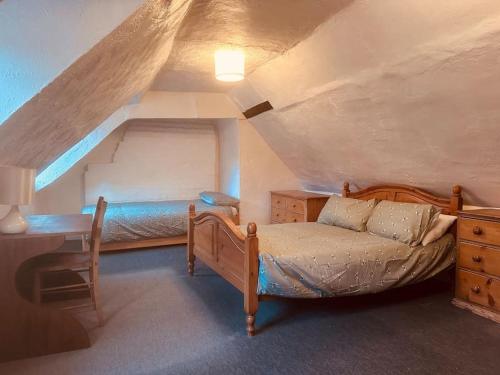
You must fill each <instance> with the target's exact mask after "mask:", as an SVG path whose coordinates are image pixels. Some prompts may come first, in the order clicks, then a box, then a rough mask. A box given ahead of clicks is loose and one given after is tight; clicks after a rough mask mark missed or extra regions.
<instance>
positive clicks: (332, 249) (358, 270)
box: [187, 183, 462, 336]
mask: <svg viewBox="0 0 500 375" xmlns="http://www.w3.org/2000/svg"><path fill="white" fill-rule="evenodd" d="M343 196H344V197H349V198H356V199H363V200H369V199H372V198H377V199H380V200H391V201H396V202H411V203H430V204H433V205H435V206H437V207H438V208H440V209H441V210H442V212H443V213H445V214H451V215H455V214H456V212H457V211H458V210H459V209H461V208H462V198H461V189H460V187H459V186H455V187H454V188H453V193H452V196H451V197H450V198H441V197H437V196H435V195H432V194H430V193H428V192H425V191H423V190H420V189H417V188H414V187H410V186H402V185H388V186H375V187H371V188H368V189H364V190H361V191H358V192H355V193H351V192H350V190H349V184H347V183H346V184H345V185H344V191H343ZM189 217H190V219H189V228H188V249H187V257H188V271H189V273H190V274H191V275H192V274H193V272H194V261H195V258H199V259H201V260H202V261H203V262H204V263H205V264H207V265H208V266H209V267H210V268H212V269H213V270H214V271H215V272H217V273H218V274H220V275H221V276H222V277H223V278H225V279H226V280H227V281H229V282H230V283H232V284H233V285H234V286H235V287H236V288H238V289H239V290H240V291H242V292H243V294H244V310H245V313H246V315H247V333H248V335H250V336H251V335H253V334H254V333H255V326H254V322H255V314H256V312H257V308H258V303H259V300H262V299H264V298H267V297H269V296H280V297H289V298H320V297H335V296H343V295H357V294H367V293H377V292H380V291H383V290H386V289H389V288H395V287H400V286H403V285H408V284H412V283H415V282H419V281H422V280H425V279H427V278H429V277H432V276H434V275H436V274H438V273H439V272H441V271H443V270H445V269H447V268H448V267H449V266H451V265H452V264H453V263H454V261H455V249H454V248H455V239H454V234H453V233H452V232H453V229H452V230H451V233H448V234H446V235H444V236H443V237H441V238H440V239H439V240H437V241H435V242H433V243H430V244H429V245H427V246H422V245H420V246H417V247H410V246H409V245H406V244H404V243H401V242H398V241H395V240H393V239H387V238H382V237H379V236H376V235H372V234H370V233H368V232H355V231H352V230H349V229H344V228H340V227H334V226H330V225H325V224H320V223H289V224H272V225H262V226H259V237H257V226H256V225H255V224H254V223H250V224H248V226H247V227H246V228H244V227H239V226H237V225H235V224H234V223H233V222H231V220H230V219H229V218H228V217H225V216H224V215H223V214H222V215H221V214H219V213H212V212H203V213H201V214H199V215H196V213H195V208H194V207H193V206H190V215H189Z"/></svg>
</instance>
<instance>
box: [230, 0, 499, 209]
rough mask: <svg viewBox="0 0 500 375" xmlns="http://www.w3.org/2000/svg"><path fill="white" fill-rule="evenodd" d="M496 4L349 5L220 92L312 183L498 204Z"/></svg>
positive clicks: (389, 1)
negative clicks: (459, 192)
mask: <svg viewBox="0 0 500 375" xmlns="http://www.w3.org/2000/svg"><path fill="white" fill-rule="evenodd" d="M499 43H500V3H499V2H498V1H481V2H477V1H472V0H469V1H459V2H448V1H446V2H436V1H428V0H406V1H398V0H384V1H361V0H359V1H355V2H354V3H352V4H351V5H350V6H348V7H347V8H346V9H344V10H343V11H342V12H339V13H338V14H336V15H335V16H333V17H332V18H331V19H330V20H329V21H327V22H326V23H324V24H323V25H322V26H321V27H320V28H319V30H317V31H316V32H315V33H314V34H313V35H312V36H310V37H309V38H308V39H306V40H304V41H303V42H301V43H300V44H298V45H297V46H296V47H294V48H293V49H291V50H290V51H288V52H287V53H285V54H284V55H282V56H280V57H278V58H276V59H274V60H272V61H270V62H268V63H266V64H265V65H263V66H261V67H259V68H257V69H256V70H255V71H254V72H253V73H252V74H251V75H250V76H249V77H248V78H247V80H246V82H244V83H243V84H241V85H239V86H238V87H237V88H235V89H233V90H232V92H231V95H232V97H233V99H234V100H235V101H236V102H238V103H239V105H240V107H241V108H243V109H247V108H248V107H251V106H253V105H255V104H257V103H260V102H262V101H264V100H269V101H270V102H271V103H272V105H273V106H274V108H275V109H274V110H273V111H269V112H266V113H264V114H261V115H259V116H257V117H255V118H252V119H251V122H252V123H253V124H254V126H255V127H256V128H257V130H258V131H259V132H260V133H261V135H262V136H263V137H264V138H265V139H266V140H267V142H268V143H269V144H270V145H271V147H272V148H273V149H274V150H275V151H276V152H277V154H278V155H279V156H280V157H281V158H282V159H283V161H284V162H285V163H286V164H287V165H288V166H289V167H290V168H291V169H292V170H293V171H294V172H295V173H296V174H297V176H299V177H300V178H301V180H302V181H303V183H304V184H305V185H306V186H307V187H309V188H311V189H320V190H330V191H332V190H333V191H339V190H340V189H341V187H342V182H343V181H344V180H348V181H351V182H353V183H354V184H355V185H358V186H359V187H365V186H368V185H371V184H376V183H405V184H412V185H417V186H420V187H423V188H427V189H429V190H431V191H434V192H436V193H441V194H444V195H449V194H450V192H451V187H452V185H453V184H460V185H462V186H463V187H464V189H465V196H466V199H467V201H468V202H469V203H472V204H483V205H497V206H498V205H500V194H499V191H498V186H500V173H499V165H500V147H499V144H500V106H499V105H498V103H499V98H500V85H498V84H497V83H498V82H500V64H499V63H500V49H499V48H498V45H499Z"/></svg>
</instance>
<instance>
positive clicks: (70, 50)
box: [0, 0, 143, 124]
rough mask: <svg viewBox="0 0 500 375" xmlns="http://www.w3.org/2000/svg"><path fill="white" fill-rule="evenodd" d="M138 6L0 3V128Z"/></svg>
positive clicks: (49, 0)
mask: <svg viewBox="0 0 500 375" xmlns="http://www.w3.org/2000/svg"><path fill="white" fill-rule="evenodd" d="M142 3H143V0H108V1H99V0H72V1H65V0H23V1H3V2H0V103H1V105H0V124H1V123H2V122H3V121H4V120H6V119H7V118H8V117H9V116H10V115H11V114H12V113H13V112H15V111H16V110H17V109H18V108H19V107H20V106H21V105H23V104H24V103H25V102H26V101H28V100H29V99H31V98H32V97H33V96H34V95H35V94H37V93H38V92H40V90H41V89H42V88H43V87H44V86H46V85H47V84H48V83H50V82H51V81H52V80H53V79H54V78H55V77H57V76H58V75H59V74H60V73H62V72H63V71H64V69H66V68H67V67H69V66H70V65H71V64H72V63H73V62H74V61H75V60H76V59H77V58H78V57H80V56H81V55H83V54H84V53H86V52H87V51H88V50H89V49H90V48H91V47H93V46H94V45H95V44H96V43H97V42H99V40H101V39H102V38H103V37H105V36H106V35H107V34H109V33H110V32H111V31H112V30H113V29H114V28H116V27H117V26H118V25H119V24H120V23H122V22H123V21H124V20H125V19H126V18H127V17H128V16H129V15H130V14H131V13H132V12H134V11H135V10H136V9H137V8H138V7H139V6H140V5H141V4H142Z"/></svg>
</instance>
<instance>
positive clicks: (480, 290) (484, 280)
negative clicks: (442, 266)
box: [455, 269, 500, 311]
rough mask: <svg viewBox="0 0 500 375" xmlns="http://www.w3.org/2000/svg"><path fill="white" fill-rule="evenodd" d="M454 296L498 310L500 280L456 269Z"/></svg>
mask: <svg viewBox="0 0 500 375" xmlns="http://www.w3.org/2000/svg"><path fill="white" fill-rule="evenodd" d="M455 294H456V297H458V298H460V299H462V300H464V301H469V302H472V303H476V304H479V305H482V306H486V307H488V308H490V309H493V310H496V311H500V280H499V279H497V278H493V277H488V276H482V275H479V274H477V273H474V272H469V271H465V270H461V269H459V270H457V286H456V292H455Z"/></svg>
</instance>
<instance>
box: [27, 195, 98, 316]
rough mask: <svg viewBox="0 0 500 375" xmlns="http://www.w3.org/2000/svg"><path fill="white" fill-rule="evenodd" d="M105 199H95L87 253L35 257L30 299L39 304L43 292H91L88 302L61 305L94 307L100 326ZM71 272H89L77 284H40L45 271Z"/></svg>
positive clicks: (64, 253) (65, 253)
mask: <svg viewBox="0 0 500 375" xmlns="http://www.w3.org/2000/svg"><path fill="white" fill-rule="evenodd" d="M106 207H107V202H106V201H105V200H104V198H103V197H99V200H98V201H97V206H96V211H95V215H94V220H93V222H92V233H91V236H90V246H89V249H90V251H89V252H81V251H80V252H58V253H50V254H44V255H42V256H41V257H39V258H37V259H36V264H35V266H34V283H33V284H34V285H33V301H34V302H35V303H41V301H42V296H43V295H46V294H56V293H64V294H71V293H75V292H79V293H80V294H81V293H82V292H85V291H89V292H90V300H91V302H90V303H87V304H80V305H75V306H69V307H64V308H65V309H75V308H83V307H93V308H94V309H95V311H96V314H97V320H98V323H99V326H101V325H102V322H103V320H102V311H101V305H100V301H99V293H98V289H99V249H100V245H101V232H102V223H103V219H104V213H105V212H106ZM68 271H73V272H77V273H78V274H80V273H84V272H88V275H89V281H88V283H87V282H86V281H85V280H83V279H82V280H81V281H82V282H79V283H76V284H69V285H64V286H55V287H46V288H44V287H43V281H44V280H43V278H44V276H46V275H47V274H50V273H52V274H53V273H57V272H68Z"/></svg>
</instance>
